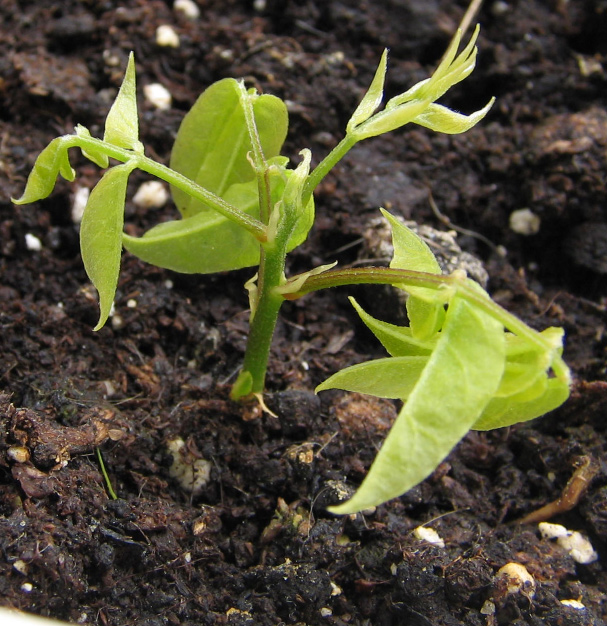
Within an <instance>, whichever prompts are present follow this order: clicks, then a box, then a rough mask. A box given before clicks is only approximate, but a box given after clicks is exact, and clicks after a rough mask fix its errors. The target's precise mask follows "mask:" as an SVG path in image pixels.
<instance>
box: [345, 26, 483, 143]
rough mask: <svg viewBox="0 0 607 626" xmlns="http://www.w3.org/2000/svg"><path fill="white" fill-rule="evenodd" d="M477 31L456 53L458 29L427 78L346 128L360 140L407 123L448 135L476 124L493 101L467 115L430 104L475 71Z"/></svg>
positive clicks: (458, 37) (458, 36) (459, 38)
mask: <svg viewBox="0 0 607 626" xmlns="http://www.w3.org/2000/svg"><path fill="white" fill-rule="evenodd" d="M478 33H479V27H478V26H477V27H476V29H475V31H474V34H473V35H472V37H471V39H470V41H469V42H468V44H467V46H466V47H465V48H464V50H462V52H461V53H460V54H459V55H458V54H457V49H458V47H459V44H460V40H461V35H462V33H461V30H459V29H458V31H457V33H456V34H455V36H454V37H453V40H452V41H451V44H450V45H449V48H448V49H447V51H446V52H445V55H444V57H443V59H442V61H441V62H440V64H439V66H438V67H437V68H436V71H435V72H434V74H432V76H431V77H430V78H427V79H426V80H423V81H421V82H419V83H417V84H416V85H414V86H413V87H411V89H408V90H407V91H405V92H404V93H402V94H400V95H398V96H395V97H394V98H392V99H391V100H389V101H388V102H387V104H386V106H385V108H384V110H383V111H380V112H379V113H376V114H375V115H372V116H371V117H369V118H368V119H367V120H366V121H364V122H361V123H359V124H358V126H356V127H352V128H350V127H349V128H348V133H349V134H350V135H351V136H352V137H354V138H355V140H356V141H360V140H361V139H366V138H368V137H375V136H377V135H382V134H384V133H388V132H391V131H393V130H396V129H397V128H401V127H402V126H404V125H405V124H409V123H410V122H415V123H418V124H421V125H422V126H427V127H428V128H431V129H432V130H435V131H438V132H444V133H449V134H454V133H461V132H464V131H465V130H468V129H469V128H471V127H472V126H474V125H475V124H477V123H478V122H479V121H480V120H481V119H482V118H483V117H484V116H485V115H486V113H487V111H488V110H489V109H490V108H491V105H492V104H493V101H491V102H490V103H489V104H488V105H487V106H486V107H484V108H483V109H481V110H480V111H477V112H476V113H473V114H472V115H470V116H464V115H461V114H459V113H455V112H454V111H450V110H449V109H447V108H446V107H439V105H434V104H433V103H434V102H435V101H436V100H438V99H439V98H440V97H441V96H442V95H443V94H444V93H445V92H446V91H448V90H449V89H450V88H451V87H453V85H455V84H457V83H459V82H460V81H462V80H464V79H465V78H466V77H468V76H469V75H470V73H471V72H472V71H473V70H474V67H475V64H476V54H477V48H476V39H477V37H478Z"/></svg>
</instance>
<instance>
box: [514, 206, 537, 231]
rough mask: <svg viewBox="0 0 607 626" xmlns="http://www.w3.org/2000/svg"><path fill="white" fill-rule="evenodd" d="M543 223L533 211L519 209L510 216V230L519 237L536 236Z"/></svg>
mask: <svg viewBox="0 0 607 626" xmlns="http://www.w3.org/2000/svg"><path fill="white" fill-rule="evenodd" d="M541 225H542V221H541V220H540V218H539V217H538V216H537V215H536V214H535V213H534V212H533V211H532V210H531V209H518V210H516V211H512V213H511V214H510V230H512V231H514V232H515V233H516V234H517V235H524V236H525V237H528V236H529V235H536V234H537V233H538V232H539V230H540V226H541Z"/></svg>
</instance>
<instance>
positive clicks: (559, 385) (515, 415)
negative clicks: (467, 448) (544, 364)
mask: <svg viewBox="0 0 607 626" xmlns="http://www.w3.org/2000/svg"><path fill="white" fill-rule="evenodd" d="M569 393H570V389H569V384H568V382H567V381H563V380H560V379H558V378H550V379H548V380H547V381H546V388H545V390H544V392H543V393H542V394H541V395H539V396H538V397H536V398H534V399H532V400H529V401H526V402H516V401H514V400H513V398H494V399H493V400H492V401H491V402H489V404H488V405H487V408H486V409H485V410H484V411H483V414H482V415H481V417H480V418H479V419H478V420H477V421H476V422H475V423H474V425H473V426H472V428H473V429H474V430H493V429H494V428H503V427H505V426H512V424H518V423H519V422H527V421H529V420H532V419H535V418H536V417H540V416H542V415H545V414H546V413H548V412H550V411H553V410H554V409H556V408H557V407H559V406H561V404H563V402H565V400H567V398H568V397H569Z"/></svg>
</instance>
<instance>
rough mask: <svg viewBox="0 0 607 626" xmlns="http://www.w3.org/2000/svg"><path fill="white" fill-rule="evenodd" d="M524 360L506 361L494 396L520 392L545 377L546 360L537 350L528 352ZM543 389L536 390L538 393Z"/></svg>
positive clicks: (500, 396) (499, 396) (504, 396)
mask: <svg viewBox="0 0 607 626" xmlns="http://www.w3.org/2000/svg"><path fill="white" fill-rule="evenodd" d="M525 356H527V358H526V359H525V360H520V361H510V360H507V361H506V367H505V369H504V375H503V377H502V380H501V382H500V386H499V388H498V390H497V392H496V394H495V395H496V397H498V398H506V397H508V396H512V395H513V394H517V395H518V394H520V393H522V392H524V391H527V390H528V389H529V388H531V387H533V386H535V385H536V384H537V383H538V381H539V380H540V379H542V378H546V368H547V367H548V362H547V361H546V359H545V358H544V355H542V353H541V352H539V351H534V352H530V353H528V354H527V355H525ZM542 391H543V390H540V391H539V392H538V394H536V395H539V394H541V393H542Z"/></svg>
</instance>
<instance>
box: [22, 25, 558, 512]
mask: <svg viewBox="0 0 607 626" xmlns="http://www.w3.org/2000/svg"><path fill="white" fill-rule="evenodd" d="M477 36H478V27H477V28H476V30H475V32H474V35H473V36H472V38H471V40H470V42H469V43H468V44H467V45H466V47H465V48H464V49H463V51H462V52H460V53H459V54H458V53H457V50H458V47H459V44H460V38H461V32H460V31H458V32H457V34H456V35H455V37H454V39H453V41H452V42H451V44H450V46H449V48H448V49H447V51H446V53H445V55H444V57H443V59H442V61H441V62H440V64H439V66H438V68H437V69H436V71H435V72H434V74H433V75H432V76H431V77H430V78H428V79H426V80H424V81H422V82H420V83H417V84H416V85H414V86H413V87H412V88H411V89H409V90H408V91H406V92H405V93H402V94H400V95H398V96H396V97H395V98H392V99H391V100H389V101H388V102H387V103H386V105H385V106H384V107H383V108H381V109H380V108H379V107H380V105H381V103H382V99H383V91H384V80H385V74H386V66H387V53H386V52H384V54H383V56H382V58H381V61H380V63H379V67H378V68H377V71H376V73H375V76H374V78H373V81H372V83H371V86H370V87H369V89H368V91H367V92H366V94H365V95H364V97H363V99H362V101H361V103H360V104H359V106H358V108H357V109H356V111H355V112H354V114H353V115H352V117H351V118H350V121H349V122H348V125H347V128H346V133H345V137H344V138H343V139H342V140H341V142H340V143H339V144H338V145H337V146H336V147H335V148H334V149H333V150H332V151H331V152H330V153H329V154H328V155H327V156H326V157H325V158H324V159H323V160H322V161H321V162H320V163H319V165H317V166H316V167H315V168H314V169H311V165H310V164H311V154H310V151H309V150H302V151H301V153H300V154H301V156H302V159H301V162H300V163H299V165H297V167H295V168H294V169H290V168H289V167H288V159H287V158H286V157H284V156H281V155H280V150H281V147H282V144H283V141H284V139H285V137H286V134H287V127H288V116H287V109H286V106H285V104H284V102H282V101H281V100H280V99H278V98H276V97H274V96H271V95H258V94H257V93H256V92H255V91H254V90H250V89H249V90H247V89H246V88H245V86H244V84H243V82H241V81H237V80H234V79H224V80H221V81H219V82H218V83H215V84H214V85H212V86H210V87H209V88H208V89H207V90H206V91H205V92H204V93H203V94H202V95H201V96H200V98H199V99H198V100H197V102H196V103H195V104H194V106H193V108H192V109H191V110H190V112H189V113H188V114H187V115H186V116H185V118H184V120H183V122H182V124H181V127H180V129H179V132H178V134H177V138H176V141H175V145H174V147H173V151H172V155H171V161H170V167H167V166H165V165H162V164H160V163H157V162H155V161H153V160H152V159H150V158H149V157H147V156H145V154H144V147H143V145H142V144H141V143H140V141H139V134H138V118H137V106H136V97H135V96H136V90H135V66H134V60H133V56H132V55H131V57H130V59H129V63H128V67H127V70H126V74H125V77H124V81H123V83H122V86H121V88H120V91H119V93H118V96H117V98H116V100H115V102H114V104H113V106H112V108H111V109H110V112H109V114H108V116H107V120H106V124H105V133H104V136H103V139H97V138H94V137H92V136H91V134H90V133H89V131H88V130H87V129H86V128H84V127H83V126H77V127H76V132H75V134H72V135H65V136H63V137H58V138H57V139H54V140H53V141H52V142H51V143H50V144H49V145H48V146H47V148H46V149H45V150H44V151H43V152H42V153H41V154H40V156H39V157H38V159H37V161H36V163H35V165H34V168H33V171H32V172H31V174H30V176H29V178H28V181H27V186H26V189H25V192H24V194H23V196H22V197H21V198H19V199H18V200H15V203H16V204H25V203H29V202H34V201H37V200H40V199H42V198H45V197H46V196H48V195H49V194H50V193H51V191H52V189H53V187H54V184H55V180H56V177H57V175H58V174H61V175H62V176H63V177H64V178H66V179H68V180H73V179H74V177H75V172H74V170H73V169H72V167H71V165H70V162H69V158H68V150H69V149H70V148H72V147H78V148H80V150H81V151H82V153H83V154H84V155H85V156H86V157H87V158H89V159H90V160H92V161H93V162H94V163H96V164H97V165H99V166H100V167H102V168H108V169H107V170H106V172H105V174H104V175H103V177H102V178H101V180H100V181H99V183H98V184H97V185H96V186H95V188H94V189H93V191H92V193H91V195H90V198H89V201H88V204H87V206H86V209H85V212H84V217H83V219H82V224H81V229H80V241H81V250H82V259H83V262H84V266H85V268H86V271H87V273H88V275H89V277H90V279H91V281H92V282H93V284H94V285H95V287H96V288H97V290H98V292H99V301H100V318H99V322H98V324H97V326H96V329H99V328H101V327H102V326H103V325H104V323H105V322H106V320H107V318H108V315H109V313H110V309H111V306H112V303H113V300H114V295H115V292H116V286H117V282H118V275H119V271H120V257H121V252H122V248H123V247H124V248H126V249H127V250H128V251H130V252H131V253H133V254H135V255H136V256H138V257H139V258H141V259H143V260H144V261H147V262H149V263H152V264H154V265H157V266H159V267H163V268H168V269H171V270H174V271H177V272H185V273H201V274H205V273H211V272H222V271H226V270H233V269H238V268H244V267H257V273H256V274H255V276H254V277H253V278H252V279H251V280H249V281H248V282H247V284H246V288H247V289H248V291H249V299H250V306H251V315H250V334H249V338H248V344H247V348H246V352H245V356H244V363H243V366H242V369H241V371H240V374H239V375H238V378H237V379H236V382H235V383H234V385H233V387H232V391H231V395H232V398H233V399H235V400H244V399H248V398H251V397H255V396H257V397H258V398H261V394H262V392H263V390H264V380H265V375H266V369H267V363H268V356H269V352H270V345H271V341H272V335H273V332H274V328H275V325H276V320H277V317H278V312H279V310H280V307H281V305H282V304H283V302H284V301H285V300H295V299H297V298H300V297H302V296H304V295H306V294H308V293H310V292H312V291H317V290H319V289H327V288H330V287H336V286H339V285H352V284H361V283H366V284H388V285H393V286H394V287H395V288H396V289H401V290H404V291H405V292H406V293H407V296H408V299H407V313H408V317H409V326H408V327H399V326H394V325H391V324H387V323H385V322H382V321H380V320H377V319H375V318H373V317H371V316H370V315H369V314H368V313H366V312H365V311H363V309H362V308H361V307H360V306H359V305H358V304H357V303H356V302H355V301H352V304H353V305H354V307H355V309H356V311H357V312H358V314H359V315H360V317H361V318H362V320H363V322H364V323H365V324H366V325H367V326H368V327H369V328H370V329H371V331H372V332H373V333H374V334H375V336H376V337H377V338H378V339H379V341H380V342H381V343H382V344H383V346H384V347H385V348H386V350H387V352H388V354H389V355H390V356H389V357H387V358H384V359H378V360H375V361H370V362H368V363H363V364H359V365H355V366H353V367H349V368H346V369H344V370H342V371H340V372H338V373H336V374H334V375H333V376H331V377H330V378H329V379H328V380H327V381H325V382H324V383H323V384H322V385H320V387H319V388H318V390H323V389H329V388H340V389H345V390H351V391H358V392H361V393H368V394H374V395H376V396H380V397H385V398H395V399H398V400H402V401H404V404H403V407H402V410H401V411H400V414H399V416H398V418H397V420H396V422H395V423H394V426H393V427H392V430H391V431H390V434H389V435H388V437H387V439H386V441H385V443H384V444H383V446H382V448H381V450H380V452H379V453H378V455H377V458H376V459H375V461H374V463H373V465H372V467H371V469H370V471H369V474H368V476H367V477H366V479H365V480H364V482H363V483H362V485H361V487H360V488H359V490H358V491H357V493H356V494H355V495H354V496H353V498H352V499H350V500H349V501H348V502H345V503H342V504H340V505H338V506H336V507H333V509H332V510H333V511H334V512H336V513H352V512H356V511H360V510H362V509H365V508H367V507H370V506H373V505H377V504H380V503H382V502H385V501H387V500H389V499H391V498H394V497H396V496H399V495H401V494H403V493H404V492H405V491H407V490H408V489H410V488H411V487H413V486H414V485H415V484H417V483H418V482H420V481H421V480H423V479H424V478H425V477H426V476H428V475H429V474H430V473H431V472H432V470H433V469H434V468H435V467H436V466H437V465H438V464H439V463H440V462H441V461H442V460H443V459H444V458H445V456H446V455H447V454H448V453H449V451H450V450H451V449H452V448H453V446H454V445H455V444H456V443H457V442H458V441H459V440H460V439H461V438H462V437H463V436H464V435H465V434H466V433H467V432H468V430H470V429H471V428H472V429H478V430H487V429H492V428H498V427H501V426H507V425H510V424H514V423H516V422H520V421H524V420H529V419H532V418H534V417H537V416H539V415H542V414H544V413H546V412H548V411H550V410H552V409H554V408H555V407H557V406H559V405H560V404H561V403H562V402H564V401H565V399H566V398H567V397H568V395H569V384H570V376H569V370H568V368H567V366H566V365H565V363H564V362H563V360H562V358H561V352H562V339H563V332H562V331H561V330H560V329H556V328H548V329H547V330H544V331H543V332H537V331H535V330H533V329H531V328H529V327H528V326H527V325H525V324H524V323H523V322H522V321H521V320H519V319H517V318H516V317H514V316H513V315H511V314H509V313H508V312H506V311H505V310H504V309H502V308H501V307H499V306H498V305H497V304H496V303H495V302H493V301H492V300H491V298H490V297H489V296H488V294H487V293H486V292H485V291H483V289H481V288H480V287H479V285H478V284H476V283H475V282H473V281H472V280H470V279H468V278H467V277H466V276H465V274H464V273H463V272H461V271H456V272H454V273H453V274H451V275H448V276H445V275H442V274H441V270H440V267H439V265H438V263H437V261H436V259H435V257H434V255H433V254H432V252H431V251H430V249H429V248H428V246H427V245H426V244H425V243H424V242H423V241H422V240H421V239H420V238H419V237H417V235H415V234H414V233H413V232H412V231H411V230H409V229H407V228H406V227H405V226H403V225H402V224H401V223H400V222H399V221H398V220H397V219H395V218H394V217H393V216H391V215H390V214H389V213H387V212H385V211H383V213H384V215H385V217H386V218H387V220H388V221H389V223H390V225H391V227H392V237H393V243H394V258H393V259H392V262H391V264H390V267H369V268H359V269H333V267H334V265H323V266H321V267H317V268H314V269H312V270H310V271H308V272H305V273H303V274H299V275H296V276H292V277H289V278H287V277H286V276H285V258H286V255H287V253H288V252H289V251H290V250H292V249H293V248H295V247H297V246H298V245H300V244H301V243H302V242H303V241H305V239H306V237H307V235H308V232H309V230H310V228H311V227H312V225H313V222H314V200H313V193H314V190H315V189H316V188H317V187H318V185H319V183H320V182H321V181H322V179H323V178H324V177H325V176H326V174H327V173H328V172H329V171H330V170H331V169H332V168H333V167H334V166H335V165H336V164H337V163H338V162H339V160H340V159H341V158H342V157H343V156H344V155H345V154H346V153H347V152H348V150H350V149H351V148H352V147H353V146H354V145H355V144H356V143H358V142H359V141H362V140H364V139H367V138H368V137H374V136H377V135H382V134H384V133H387V132H390V131H393V130H396V129H398V128H401V127H402V126H404V125H406V124H408V123H410V122H413V123H415V124H419V125H421V126H425V127H427V128H429V129H431V130H433V131H437V132H443V133H450V134H456V133H462V132H465V131H466V130H468V129H469V128H471V127H472V126H474V125H475V124H477V123H478V122H479V121H480V120H481V119H482V118H483V117H484V116H485V115H486V114H487V112H488V111H489V109H490V108H491V106H492V104H493V100H491V101H490V102H489V103H488V104H487V106H485V107H484V108H483V109H481V110H480V111H477V112H476V113H473V114H472V115H469V116H466V115H462V114H460V113H457V112H455V111H452V110H450V109H448V108H446V107H444V106H442V105H439V104H437V103H436V100H437V99H438V98H440V96H442V95H443V94H444V93H445V92H446V91H447V90H448V89H449V88H450V87H452V86H453V85H455V84H456V83H458V82H460V81H462V80H463V79H465V78H466V77H467V76H468V75H469V74H470V73H471V72H472V70H473V69H474V66H475V61H476V54H477V48H476V39H477ZM378 109H379V110H378ZM109 159H114V160H116V161H118V162H119V163H120V164H118V165H113V166H112V167H109V165H110V162H109ZM136 168H138V169H140V170H143V171H145V172H148V173H150V174H152V175H154V176H156V177H158V178H160V179H162V180H164V181H167V182H168V183H169V184H170V185H171V190H172V194H173V199H174V201H175V204H176V206H177V209H178V210H179V213H180V218H179V219H176V220H174V221H169V222H166V223H162V224H159V225H157V226H155V227H153V228H152V229H151V230H149V231H148V232H146V233H145V234H144V235H143V236H142V237H140V238H137V237H131V236H129V235H127V234H125V233H123V220H124V205H125V195H126V187H127V181H128V178H129V175H130V174H131V172H132V171H133V170H134V169H136Z"/></svg>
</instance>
